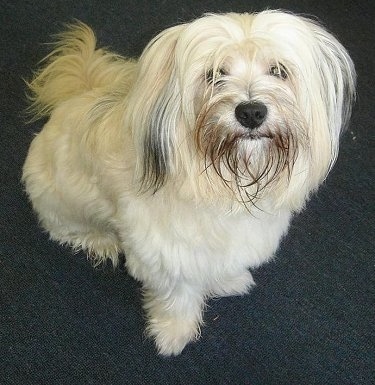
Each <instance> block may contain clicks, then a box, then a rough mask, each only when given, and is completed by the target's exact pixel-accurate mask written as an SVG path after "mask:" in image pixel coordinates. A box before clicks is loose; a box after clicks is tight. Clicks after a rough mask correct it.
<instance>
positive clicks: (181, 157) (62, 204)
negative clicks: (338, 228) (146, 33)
mask: <svg viewBox="0 0 375 385" xmlns="http://www.w3.org/2000/svg"><path fill="white" fill-rule="evenodd" d="M275 60H276V64H277V65H279V64H278V63H279V61H280V62H281V61H283V63H284V64H283V65H285V68H287V70H288V75H289V77H288V79H286V80H283V79H281V77H277V76H276V77H275V76H271V75H270V73H271V72H270V71H269V68H270V66H272V65H274V64H272V63H274V61H275ZM222 67H223V68H225V71H224V70H221V71H219V68H222ZM210 68H214V71H213V72H211V73H214V77H215V76H218V77H219V76H223V79H222V81H223V82H224V86H223V85H217V84H218V83H215V79H212V80H211V83H210V84H208V83H207V76H208V75H207V73H208V70H209V69H210ZM223 74H224V75H223ZM276 75H277V71H276ZM354 82H355V74H354V68H353V65H352V63H351V60H350V58H349V56H348V55H347V53H346V51H345V50H344V48H343V47H342V46H341V45H340V44H339V43H338V42H337V40H335V39H334V38H333V36H331V35H330V34H328V33H327V32H326V31H325V30H323V29H322V28H321V27H319V26H318V25H316V24H314V23H312V22H310V21H308V20H306V19H302V18H299V17H296V16H293V15H290V14H285V13H281V12H271V11H269V12H263V13H260V14H255V15H249V14H243V15H237V14H228V15H207V16H205V17H203V18H201V19H198V20H196V21H193V22H192V23H189V24H183V25H179V26H176V27H172V28H170V29H168V30H166V31H164V32H163V33H161V34H160V35H158V36H157V37H156V38H155V39H154V40H153V41H152V42H151V43H150V44H149V45H148V47H146V49H145V51H144V53H143V54H142V56H141V58H140V59H139V61H137V60H130V59H124V58H122V57H120V56H118V55H114V54H112V53H109V52H108V51H106V50H103V49H97V48H96V41H95V37H94V34H93V32H92V31H91V29H90V28H89V27H87V26H85V25H84V24H82V23H78V24H77V25H74V26H71V27H69V28H68V30H67V31H66V32H65V33H63V34H61V35H60V36H59V41H58V43H57V45H56V46H55V49H54V51H53V52H52V53H51V54H50V55H49V56H48V57H47V58H46V60H45V64H44V66H43V68H42V69H41V70H40V71H39V72H38V73H36V75H35V77H34V79H33V80H32V81H31V83H30V85H29V86H30V89H31V91H32V93H31V98H32V105H31V108H30V109H31V110H32V111H33V113H34V116H35V117H36V118H40V117H42V116H48V122H47V123H46V125H45V126H44V127H43V129H42V131H41V132H40V133H39V134H38V135H37V136H36V137H35V139H34V140H33V142H32V144H31V147H30V151H29V154H28V157H27V159H26V162H25V166H24V171H23V181H24V183H25V186H26V191H27V193H28V194H29V196H30V199H31V201H32V204H33V207H34V209H35V210H36V212H37V213H38V215H39V219H40V222H41V225H42V226H43V227H44V228H45V229H47V230H48V231H49V233H50V235H51V238H52V239H54V240H57V241H58V242H60V243H64V244H68V245H71V246H72V247H73V248H74V249H83V250H84V251H86V252H87V253H88V255H90V256H91V257H92V259H93V261H94V263H95V264H98V263H101V262H103V261H104V260H106V259H110V260H112V262H113V264H114V265H117V263H118V254H119V253H125V256H126V266H127V269H128V272H129V273H130V274H131V275H132V276H133V277H135V278H136V279H138V280H140V281H141V282H142V284H143V287H144V291H145V295H144V308H145V310H146V312H147V316H148V328H147V330H148V332H149V335H151V336H152V337H154V338H155V341H156V345H157V348H158V350H159V352H160V353H162V354H165V355H170V354H179V353H180V352H181V350H182V349H183V348H184V346H185V345H186V344H187V343H188V342H189V341H191V340H193V339H194V338H197V337H198V336H199V333H200V325H201V324H202V322H203V321H202V311H203V308H204V303H205V300H206V299H207V298H208V297H213V296H226V295H238V294H245V293H247V292H248V290H249V289H250V288H251V286H252V285H253V284H254V282H253V279H252V276H251V274H250V272H249V270H248V269H249V268H252V267H255V266H258V265H259V264H261V263H263V262H265V261H267V260H269V259H270V258H271V257H272V256H273V255H274V253H275V251H276V249H277V247H278V244H279V242H280V238H281V237H282V236H283V235H284V234H285V233H286V231H287V229H288V225H289V221H290V218H291V215H292V213H293V212H294V211H298V210H300V209H301V208H302V207H303V206H304V203H305V201H306V199H307V198H308V197H309V194H310V193H311V192H312V191H314V190H315V189H316V188H317V187H318V185H319V184H320V183H321V182H322V180H323V179H324V178H325V176H326V175H327V173H328V171H329V169H330V168H331V166H332V164H333V163H334V161H335V159H336V156H337V151H338V138H339V134H340V132H341V130H342V127H343V125H344V123H345V121H346V120H347V118H348V116H349V114H350V103H351V98H352V96H353V93H354ZM251 98H256V99H257V100H262V101H264V103H265V104H266V105H267V107H268V115H267V120H266V122H265V123H264V124H263V125H262V126H261V127H260V128H259V129H258V131H257V132H258V134H259V137H252V138H250V137H249V138H247V139H246V137H245V136H244V133H243V131H244V127H242V126H241V125H240V124H239V123H238V122H237V121H236V119H235V117H234V112H233V111H234V107H235V106H236V105H237V104H238V103H241V102H244V101H247V100H249V99H251ZM198 122H201V123H198ZM202 122H203V123H202ZM262 130H263V131H262ZM233 133H236V134H237V133H238V135H242V136H239V137H241V139H238V143H236V144H235V146H237V147H234V148H235V149H236V151H237V153H238V157H239V158H241V162H243V159H246V161H245V163H246V162H248V163H249V164H244V163H238V167H243V170H242V169H241V170H240V171H238V170H237V171H238V175H237V176H235V175H233V174H232V170H231V169H230V167H229V164H226V163H225V159H224V157H223V158H220V157H219V155H220V145H221V144H220V141H222V143H224V141H225V140H226V138H230V137H231V135H233ZM258 134H257V135H258ZM263 135H264V136H263ZM277 135H280V138H287V139H288V140H290V141H289V142H288V143H289V145H290V146H291V147H293V148H291V149H287V148H283V144H279V146H280V147H282V151H283V152H284V153H285V154H286V155H284V156H285V157H286V158H285V159H286V160H285V164H283V168H281V166H280V165H279V166H278V165H277V163H276V161H277V160H276V159H275V161H274V162H270V160H269V158H270V157H271V156H275V157H276V156H278V155H277V154H279V152H277V151H276V150H275V148H276V147H275V146H276V145H275V144H274V139H272V138H274V137H277ZM216 143H218V146H216ZM232 145H233V146H234V144H232ZM215 146H216V147H215ZM208 149H210V151H211V154H214V153H217V154H218V155H217V157H215V156H216V155H215V156H214V155H212V156H211V158H209V156H208V155H209V151H208ZM215 151H216V152H215ZM231 161H232V162H235V160H233V159H232V160H231ZM222 162H224V163H222ZM235 164H237V163H235ZM268 164H269V168H267V172H266V173H265V175H263V174H262V173H261V171H262V170H263V169H266V168H265V167H268V166H267V165H268ZM241 165H242V166H241ZM215 167H216V169H215ZM256 175H258V176H259V177H258V179H259V180H256V181H254V180H252V178H253V177H254V176H256Z"/></svg>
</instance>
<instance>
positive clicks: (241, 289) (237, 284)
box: [212, 270, 255, 297]
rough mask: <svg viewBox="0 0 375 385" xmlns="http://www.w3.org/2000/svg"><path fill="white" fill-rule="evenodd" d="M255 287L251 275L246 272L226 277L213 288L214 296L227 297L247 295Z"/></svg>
mask: <svg viewBox="0 0 375 385" xmlns="http://www.w3.org/2000/svg"><path fill="white" fill-rule="evenodd" d="M253 286H255V282H254V279H253V277H252V275H251V273H250V272H249V271H248V270H246V271H244V272H243V273H242V274H240V275H234V276H229V277H226V278H225V279H222V280H220V281H218V282H217V283H216V284H215V287H213V288H212V292H213V295H214V296H218V297H226V296H231V295H243V294H247V293H248V292H249V290H250V289H251V288H252V287H253Z"/></svg>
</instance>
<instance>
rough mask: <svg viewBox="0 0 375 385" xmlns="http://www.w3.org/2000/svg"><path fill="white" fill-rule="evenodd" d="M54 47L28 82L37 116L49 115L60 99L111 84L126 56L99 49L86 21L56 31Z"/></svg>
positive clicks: (34, 118)
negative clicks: (61, 30) (57, 33)
mask: <svg viewBox="0 0 375 385" xmlns="http://www.w3.org/2000/svg"><path fill="white" fill-rule="evenodd" d="M57 37H58V39H57V42H56V43H55V44H54V50H53V51H52V52H51V53H50V54H49V55H48V56H47V57H45V58H44V59H43V60H42V63H43V64H44V65H43V67H42V68H41V69H40V70H39V71H37V72H36V73H35V75H34V78H33V80H32V81H31V82H30V83H28V87H29V90H30V95H29V98H30V101H31V105H30V107H29V111H28V112H29V113H30V114H32V115H33V116H34V117H33V118H32V120H37V119H39V118H41V117H43V116H48V115H50V113H51V111H52V110H53V109H54V108H55V107H56V106H57V105H58V104H59V103H61V102H63V101H65V100H67V99H69V98H71V97H73V96H76V95H79V94H82V93H83V92H85V91H89V90H91V89H94V88H97V87H103V86H108V85H109V84H111V82H115V81H116V78H117V77H118V76H120V74H121V72H122V71H121V65H122V63H124V59H123V58H122V57H120V56H119V55H115V54H111V53H109V52H107V51H105V50H103V49H98V50H97V49H96V38H95V35H94V32H93V31H92V29H91V28H90V27H88V26H87V25H86V24H84V23H81V22H77V23H76V24H73V25H68V27H67V30H66V31H65V32H62V33H60V34H59V35H57Z"/></svg>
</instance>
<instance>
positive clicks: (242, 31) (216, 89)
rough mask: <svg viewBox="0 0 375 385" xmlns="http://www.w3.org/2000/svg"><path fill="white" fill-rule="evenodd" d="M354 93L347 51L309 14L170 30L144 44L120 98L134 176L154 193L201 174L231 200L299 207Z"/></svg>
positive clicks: (228, 18)
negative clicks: (132, 81) (130, 85)
mask: <svg viewBox="0 0 375 385" xmlns="http://www.w3.org/2000/svg"><path fill="white" fill-rule="evenodd" d="M354 89H355V75H354V67H353V64H352V61H351V59H350V57H349V56H348V54H347V52H346V51H345V49H344V48H343V47H342V45H341V44H340V43H339V42H338V41H337V40H336V39H335V38H334V37H333V36H332V35H330V34H329V33H328V32H327V31H325V30H324V29H323V28H322V27H320V26H319V25H317V24H315V23H313V22H311V21H309V20H307V19H304V18H301V17H297V16H294V15H290V14H287V13H281V12H277V11H267V12H262V13H259V14H253V15H250V14H241V15H239V14H226V15H207V16H205V17H203V18H201V19H198V20H195V21H194V22H192V23H190V24H183V25H180V26H177V27H172V28H170V29H168V30H166V31H164V32H162V33H161V34H160V35H158V36H157V37H156V38H155V39H154V40H153V41H151V43H150V44H149V45H148V46H147V47H146V49H145V51H144V53H143V55H142V56H141V58H140V61H139V71H138V75H137V80H136V85H135V89H134V92H133V94H132V96H131V97H130V105H131V108H129V111H130V113H131V116H130V119H129V121H130V122H131V124H132V129H133V136H134V140H135V144H136V147H137V149H138V151H137V154H138V155H139V158H138V160H137V175H138V179H139V180H140V183H141V184H142V186H143V187H144V188H145V189H152V190H153V191H156V190H157V189H158V188H160V187H161V186H162V185H164V184H165V183H167V182H168V181H174V182H175V183H177V180H178V179H179V176H183V179H188V180H189V183H190V184H191V183H200V184H202V182H198V181H195V180H194V178H196V175H200V176H201V178H205V180H206V181H207V183H208V184H212V185H215V186H216V188H218V186H219V185H221V186H224V188H225V189H227V190H229V191H231V193H232V194H234V196H235V197H236V199H237V200H239V201H241V202H244V203H247V202H252V203H255V202H256V201H257V200H258V199H259V198H261V197H264V196H265V194H266V196H268V195H274V197H277V200H278V202H280V204H281V203H283V202H288V205H289V206H290V208H292V209H298V208H299V207H300V206H301V205H303V202H304V201H305V199H306V197H307V195H308V194H309V193H310V192H311V191H312V190H314V189H316V188H317V186H318V185H319V184H320V183H321V181H322V180H323V179H324V178H325V176H326V175H327V173H328V172H329V170H330V168H331V166H332V165H333V163H334V162H335V160H336V157H337V152H338V145H339V136H340V133H341V131H342V130H343V128H344V127H345V125H346V123H347V121H348V119H349V117H350V112H351V105H352V101H353V98H354ZM217 180H219V181H220V182H219V183H217ZM203 184H204V183H203ZM205 191H208V190H207V189H206V190H205ZM211 193H212V192H211Z"/></svg>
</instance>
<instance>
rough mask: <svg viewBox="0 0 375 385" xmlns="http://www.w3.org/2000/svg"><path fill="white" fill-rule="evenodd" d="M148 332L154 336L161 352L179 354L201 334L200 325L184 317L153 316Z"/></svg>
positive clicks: (169, 354)
mask: <svg viewBox="0 0 375 385" xmlns="http://www.w3.org/2000/svg"><path fill="white" fill-rule="evenodd" d="M147 333H148V335H149V336H150V337H152V338H154V340H155V344H156V347H157V349H158V352H159V354H161V355H163V356H177V355H178V354H180V353H181V352H182V350H183V349H184V347H185V346H186V345H187V344H188V343H189V342H191V341H194V340H197V339H198V338H199V336H200V329H199V325H198V324H197V323H196V322H194V321H191V320H186V319H183V318H167V317H166V318H158V319H157V318H151V319H150V320H149V325H148V327H147Z"/></svg>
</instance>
